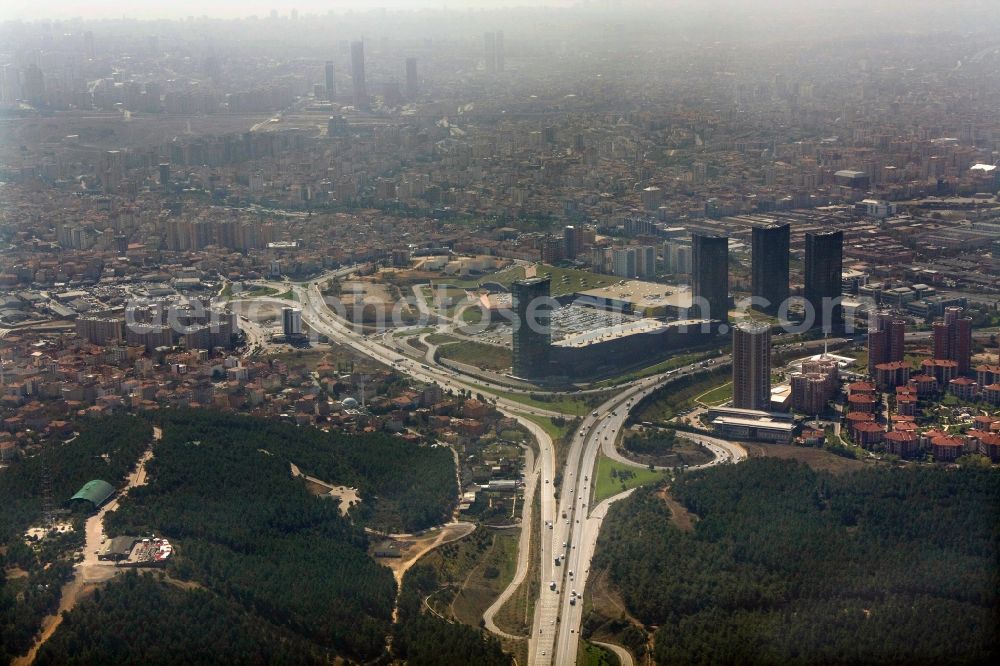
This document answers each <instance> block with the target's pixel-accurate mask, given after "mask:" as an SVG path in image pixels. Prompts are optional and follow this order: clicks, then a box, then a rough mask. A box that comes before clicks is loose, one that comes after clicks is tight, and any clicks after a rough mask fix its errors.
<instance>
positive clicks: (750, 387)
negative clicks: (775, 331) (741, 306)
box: [733, 323, 771, 411]
mask: <svg viewBox="0 0 1000 666" xmlns="http://www.w3.org/2000/svg"><path fill="white" fill-rule="evenodd" d="M770 406H771V327H770V326H769V325H767V324H754V323H743V324H740V325H738V326H736V327H734V328H733V407H738V408H740V409H760V410H765V411H766V410H768V409H769V408H770Z"/></svg>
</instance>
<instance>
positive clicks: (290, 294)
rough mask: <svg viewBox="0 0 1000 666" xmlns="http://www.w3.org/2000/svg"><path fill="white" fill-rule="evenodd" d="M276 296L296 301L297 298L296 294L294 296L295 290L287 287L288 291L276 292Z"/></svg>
mask: <svg viewBox="0 0 1000 666" xmlns="http://www.w3.org/2000/svg"><path fill="white" fill-rule="evenodd" d="M276 298H284V299H286V300H289V301H297V300H299V298H298V296H296V295H295V292H294V291H292V290H291V289H289V290H288V291H286V292H284V293H281V294H278V295H277V296H276Z"/></svg>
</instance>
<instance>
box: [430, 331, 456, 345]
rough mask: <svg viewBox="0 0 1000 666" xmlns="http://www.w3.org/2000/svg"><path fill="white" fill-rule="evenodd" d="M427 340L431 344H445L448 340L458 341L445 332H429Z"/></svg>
mask: <svg viewBox="0 0 1000 666" xmlns="http://www.w3.org/2000/svg"><path fill="white" fill-rule="evenodd" d="M427 342H429V343H430V344H432V345H446V344H448V343H450V342H458V338H456V337H454V336H451V335H448V334H446V333H431V334H430V335H428V336H427Z"/></svg>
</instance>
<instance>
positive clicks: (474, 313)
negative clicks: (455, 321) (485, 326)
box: [462, 306, 483, 324]
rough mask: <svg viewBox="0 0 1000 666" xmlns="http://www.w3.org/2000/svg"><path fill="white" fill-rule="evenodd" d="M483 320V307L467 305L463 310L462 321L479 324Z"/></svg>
mask: <svg viewBox="0 0 1000 666" xmlns="http://www.w3.org/2000/svg"><path fill="white" fill-rule="evenodd" d="M482 320H483V309H482V308H479V307H475V306H472V307H467V308H465V309H464V310H462V321H464V322H465V323H466V324H478V323H479V322H481V321H482Z"/></svg>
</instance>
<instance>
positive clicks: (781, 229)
mask: <svg viewBox="0 0 1000 666" xmlns="http://www.w3.org/2000/svg"><path fill="white" fill-rule="evenodd" d="M788 229H789V227H788V225H787V224H772V225H770V226H766V227H754V228H753V231H752V232H751V234H752V247H751V250H752V252H751V271H750V273H751V275H750V279H751V283H752V287H751V293H752V295H753V296H754V298H758V299H765V300H766V301H767V304H766V305H764V304H761V305H755V306H754V308H755V309H757V310H761V311H763V312H767V313H768V314H772V315H773V314H777V313H778V308H780V307H781V304H782V303H784V302H785V301H786V300H788V238H789V231H788Z"/></svg>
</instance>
